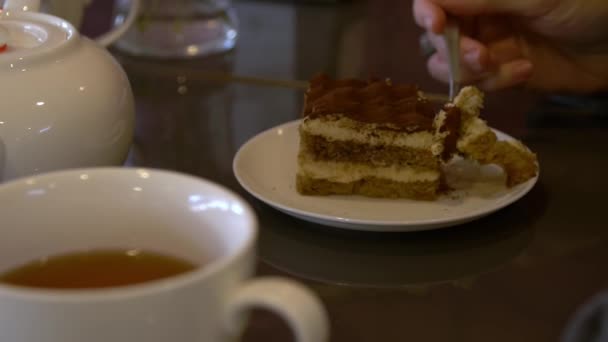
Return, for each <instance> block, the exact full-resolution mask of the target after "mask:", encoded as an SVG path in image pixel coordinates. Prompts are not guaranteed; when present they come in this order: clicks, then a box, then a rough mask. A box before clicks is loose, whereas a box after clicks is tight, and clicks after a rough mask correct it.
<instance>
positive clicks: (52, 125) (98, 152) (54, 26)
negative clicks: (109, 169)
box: [0, 0, 139, 182]
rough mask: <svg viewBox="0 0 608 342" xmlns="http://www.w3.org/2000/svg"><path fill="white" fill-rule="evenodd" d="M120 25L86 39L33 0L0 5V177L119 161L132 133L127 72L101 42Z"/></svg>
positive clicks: (123, 28)
mask: <svg viewBox="0 0 608 342" xmlns="http://www.w3.org/2000/svg"><path fill="white" fill-rule="evenodd" d="M132 4H133V6H132V11H131V13H130V15H129V16H128V17H127V19H126V20H125V22H124V24H123V25H122V26H121V27H119V28H117V29H116V30H114V31H111V32H109V33H108V34H106V35H105V36H102V37H100V38H99V39H98V41H97V42H94V41H91V40H89V39H87V38H85V37H82V36H80V34H79V33H78V31H77V30H76V29H75V28H74V26H72V25H71V24H70V23H69V22H67V21H66V20H64V19H61V18H58V17H54V16H51V15H48V14H42V13H36V11H37V10H38V8H39V5H40V1H39V0H5V4H4V9H2V10H0V182H3V181H7V180H10V179H14V178H17V177H23V176H28V175H32V174H36V173H41V172H46V171H52V170H58V169H66V168H76V167H92V166H110V165H121V164H122V163H123V162H124V161H125V159H126V157H127V154H128V151H129V147H130V145H131V142H132V139H133V130H134V119H135V108H134V101H133V94H132V91H131V87H130V84H129V81H128V79H127V76H126V74H125V72H124V70H123V69H122V68H121V66H120V65H119V64H118V63H117V62H116V60H115V59H114V58H113V57H112V55H110V53H108V52H107V51H106V50H105V48H104V46H107V45H109V44H111V43H112V42H114V41H115V40H116V39H118V38H119V37H120V36H121V35H122V34H123V33H125V32H126V30H127V29H128V27H129V25H131V24H132V23H133V21H134V18H135V17H136V14H137V13H136V12H137V10H138V7H139V1H137V0H133V2H132Z"/></svg>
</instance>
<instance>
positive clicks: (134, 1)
mask: <svg viewBox="0 0 608 342" xmlns="http://www.w3.org/2000/svg"><path fill="white" fill-rule="evenodd" d="M140 8H141V0H131V8H130V9H129V15H127V18H126V19H125V21H124V22H123V23H122V24H121V25H120V26H118V27H116V28H114V29H113V30H111V31H110V32H107V33H105V34H103V35H101V36H100V37H98V38H97V39H95V41H96V42H97V43H99V44H100V45H102V46H105V47H108V46H110V45H112V44H113V43H114V42H115V41H117V40H118V39H119V38H120V37H122V36H123V35H124V34H125V33H127V31H128V30H129V29H130V28H131V26H133V23H135V20H136V19H137V16H138V15H139V10H140Z"/></svg>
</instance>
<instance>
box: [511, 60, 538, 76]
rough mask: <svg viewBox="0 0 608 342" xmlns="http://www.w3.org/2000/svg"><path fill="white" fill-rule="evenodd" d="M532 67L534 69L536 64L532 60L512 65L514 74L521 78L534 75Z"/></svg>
mask: <svg viewBox="0 0 608 342" xmlns="http://www.w3.org/2000/svg"><path fill="white" fill-rule="evenodd" d="M532 69H534V66H533V65H532V62H530V61H521V62H517V63H514V64H513V66H512V71H513V76H514V77H515V78H516V79H520V80H524V79H528V78H530V76H532Z"/></svg>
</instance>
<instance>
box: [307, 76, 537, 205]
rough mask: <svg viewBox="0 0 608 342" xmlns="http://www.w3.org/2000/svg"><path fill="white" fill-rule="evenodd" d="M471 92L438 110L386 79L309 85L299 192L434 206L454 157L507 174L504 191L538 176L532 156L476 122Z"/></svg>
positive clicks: (321, 79)
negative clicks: (429, 202) (412, 201)
mask: <svg viewBox="0 0 608 342" xmlns="http://www.w3.org/2000/svg"><path fill="white" fill-rule="evenodd" d="M482 104H483V94H481V92H479V91H478V90H476V89H475V88H472V87H467V88H465V89H463V90H462V91H461V93H460V94H459V96H458V97H457V98H456V99H455V101H454V103H448V104H446V105H445V106H444V107H443V109H442V110H440V111H439V112H437V110H436V109H435V108H434V106H432V104H431V103H430V102H429V101H428V100H427V99H425V97H424V95H423V94H422V92H420V91H419V90H418V88H417V87H416V86H413V85H400V84H392V82H390V81H389V80H371V81H362V80H355V79H349V80H334V79H331V78H329V77H327V76H326V75H319V76H317V77H315V78H313V79H312V80H311V81H310V85H309V89H308V90H307V92H306V95H305V105H304V111H303V116H304V118H303V120H302V123H301V124H300V126H299V133H300V149H299V153H298V171H297V176H296V188H297V190H298V192H299V193H300V194H303V195H331V194H341V195H349V194H358V195H364V196H371V197H387V198H412V199H421V200H433V199H436V198H437V197H438V196H439V194H440V190H441V189H442V180H443V174H442V165H443V163H444V162H445V161H448V160H450V158H451V157H452V156H453V155H454V154H455V153H457V152H458V153H460V154H462V155H463V156H465V157H468V158H472V159H475V160H478V161H480V162H481V163H496V164H499V165H501V166H503V167H504V168H505V171H506V173H507V174H508V185H510V186H511V185H516V184H519V183H521V182H524V181H525V180H527V179H529V178H532V177H534V176H535V175H536V171H537V166H536V157H535V155H534V154H533V153H532V152H530V151H529V150H528V149H527V148H525V147H524V146H523V145H522V144H520V143H506V142H499V141H497V139H496V135H495V134H494V132H493V131H492V130H491V129H490V128H489V127H488V126H487V125H486V123H485V121H483V120H481V119H480V118H479V110H480V109H481V106H482Z"/></svg>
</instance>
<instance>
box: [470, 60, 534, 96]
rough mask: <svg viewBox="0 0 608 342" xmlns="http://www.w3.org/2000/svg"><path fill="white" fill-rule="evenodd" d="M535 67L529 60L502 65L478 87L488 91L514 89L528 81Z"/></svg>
mask: <svg viewBox="0 0 608 342" xmlns="http://www.w3.org/2000/svg"><path fill="white" fill-rule="evenodd" d="M533 71H534V67H533V65H532V63H531V62H530V61H529V60H527V59H518V60H515V61H512V62H509V63H505V64H502V65H500V66H499V67H498V69H496V71H495V72H494V73H492V74H491V75H489V76H488V77H486V78H485V79H483V80H481V81H480V82H479V83H478V86H479V87H480V88H481V89H483V90H486V91H493V90H499V89H504V88H509V87H513V86H516V85H519V84H522V83H524V82H526V81H528V80H529V79H530V78H531V77H532V73H533Z"/></svg>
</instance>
